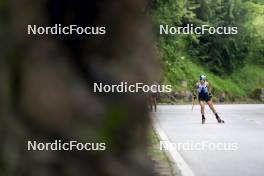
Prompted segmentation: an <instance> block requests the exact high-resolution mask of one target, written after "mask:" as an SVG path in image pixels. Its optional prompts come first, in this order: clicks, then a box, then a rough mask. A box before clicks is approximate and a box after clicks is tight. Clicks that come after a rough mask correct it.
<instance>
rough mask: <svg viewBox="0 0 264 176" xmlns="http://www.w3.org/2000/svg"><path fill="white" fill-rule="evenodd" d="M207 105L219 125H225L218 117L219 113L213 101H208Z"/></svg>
mask: <svg viewBox="0 0 264 176" xmlns="http://www.w3.org/2000/svg"><path fill="white" fill-rule="evenodd" d="M207 104H208V106H209V107H210V109H211V110H212V111H213V113H214V114H215V117H216V120H217V121H218V122H219V123H224V121H223V120H222V119H221V118H220V117H219V116H218V114H217V112H216V110H215V108H214V105H213V101H212V100H209V101H207Z"/></svg>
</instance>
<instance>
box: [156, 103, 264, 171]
mask: <svg viewBox="0 0 264 176" xmlns="http://www.w3.org/2000/svg"><path fill="white" fill-rule="evenodd" d="M216 109H217V111H218V113H219V115H220V117H221V118H222V119H224V120H225V122H226V123H225V124H218V123H217V121H216V119H215V117H214V114H213V113H211V112H210V109H209V108H208V106H207V107H206V112H205V113H206V118H207V120H206V124H204V125H202V124H201V116H200V109H199V107H198V105H196V106H195V107H194V110H193V111H192V110H191V105H161V106H158V111H157V112H156V113H153V116H154V119H155V121H156V123H158V124H159V126H160V127H161V129H162V130H163V131H164V132H165V133H166V135H167V137H168V138H169V140H170V142H172V143H174V144H177V146H178V147H179V148H178V151H179V153H180V154H181V156H182V158H183V159H184V160H185V162H186V163H187V164H188V165H189V167H190V168H191V170H192V171H193V173H194V175H196V176H235V175H237V176H263V175H264V105H263V104H262V105H253V104H252V105H216ZM180 143H181V144H180ZM201 145H203V148H202V149H201ZM183 146H185V147H183ZM190 146H192V147H193V148H195V146H196V148H195V149H194V150H192V149H191V148H190ZM217 146H219V148H216V147H217ZM223 146H225V148H224V149H223Z"/></svg>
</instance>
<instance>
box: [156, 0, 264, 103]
mask: <svg viewBox="0 0 264 176" xmlns="http://www.w3.org/2000/svg"><path fill="white" fill-rule="evenodd" d="M151 17H152V19H153V21H154V23H155V26H156V30H157V35H158V36H159V40H158V41H159V42H158V43H157V48H158V53H159V55H160V57H161V58H162V66H163V72H164V73H163V80H162V81H163V83H165V84H171V85H172V86H173V90H174V91H182V90H189V91H190V90H191V88H192V85H193V83H195V82H196V81H197V80H198V76H199V75H201V74H205V75H206V76H207V78H208V80H209V82H210V83H211V84H212V86H213V88H214V89H213V94H214V96H216V97H218V96H219V95H220V94H225V99H226V100H227V101H230V102H232V101H241V102H244V101H251V100H258V96H259V94H260V92H261V91H260V90H261V89H262V88H264V69H263V68H264V30H263V29H264V2H263V1H262V0H177V1H174V0H169V1H165V0H155V1H154V2H153V4H152V10H151ZM187 24H194V26H201V25H204V24H206V25H210V26H236V27H238V34H236V35H218V34H214V35H194V34H192V35H185V34H175V35H159V34H158V33H159V25H169V26H186V25H187ZM183 80H184V81H187V83H188V86H187V87H184V86H182V85H181V82H182V81H183Z"/></svg>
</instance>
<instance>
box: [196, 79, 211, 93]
mask: <svg viewBox="0 0 264 176" xmlns="http://www.w3.org/2000/svg"><path fill="white" fill-rule="evenodd" d="M197 92H198V93H202V94H203V93H208V82H204V83H203V84H202V83H201V82H198V83H197Z"/></svg>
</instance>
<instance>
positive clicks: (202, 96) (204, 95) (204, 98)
mask: <svg viewBox="0 0 264 176" xmlns="http://www.w3.org/2000/svg"><path fill="white" fill-rule="evenodd" d="M198 99H199V101H205V102H208V101H210V100H211V97H210V96H209V94H208V93H199V96H198Z"/></svg>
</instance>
